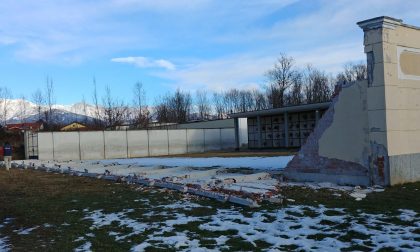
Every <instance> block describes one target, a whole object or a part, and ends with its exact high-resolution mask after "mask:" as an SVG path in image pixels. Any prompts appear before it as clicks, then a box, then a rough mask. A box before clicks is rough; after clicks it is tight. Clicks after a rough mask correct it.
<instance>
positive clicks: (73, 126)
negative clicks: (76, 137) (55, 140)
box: [60, 122, 87, 131]
mask: <svg viewBox="0 0 420 252" xmlns="http://www.w3.org/2000/svg"><path fill="white" fill-rule="evenodd" d="M85 129H87V127H86V126H85V125H83V124H81V123H78V122H73V123H70V124H69V125H66V126H64V127H62V128H61V129H60V131H75V130H85Z"/></svg>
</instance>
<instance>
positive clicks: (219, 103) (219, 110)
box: [212, 92, 226, 119]
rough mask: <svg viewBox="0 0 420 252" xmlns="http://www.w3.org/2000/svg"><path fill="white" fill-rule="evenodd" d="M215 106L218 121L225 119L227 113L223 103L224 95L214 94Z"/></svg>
mask: <svg viewBox="0 0 420 252" xmlns="http://www.w3.org/2000/svg"><path fill="white" fill-rule="evenodd" d="M212 101H213V106H214V111H215V112H216V116H217V119H224V117H225V114H226V111H225V106H224V103H223V93H221V92H214V93H213V100H212Z"/></svg>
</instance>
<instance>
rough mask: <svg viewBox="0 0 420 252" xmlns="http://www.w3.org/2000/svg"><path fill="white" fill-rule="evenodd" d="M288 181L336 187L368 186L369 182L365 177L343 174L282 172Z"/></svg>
mask: <svg viewBox="0 0 420 252" xmlns="http://www.w3.org/2000/svg"><path fill="white" fill-rule="evenodd" d="M283 174H284V175H285V176H286V177H287V178H288V179H291V180H296V181H305V182H325V181H328V182H331V183H335V184H338V185H361V186H369V185H370V181H369V178H368V177H367V176H353V175H343V174H321V173H304V172H284V173H283Z"/></svg>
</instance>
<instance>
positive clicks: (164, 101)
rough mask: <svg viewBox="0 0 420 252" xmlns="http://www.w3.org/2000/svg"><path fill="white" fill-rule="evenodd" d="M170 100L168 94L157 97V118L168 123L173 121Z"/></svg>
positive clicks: (160, 121)
mask: <svg viewBox="0 0 420 252" xmlns="http://www.w3.org/2000/svg"><path fill="white" fill-rule="evenodd" d="M168 100H169V98H168V95H166V96H163V97H162V96H160V97H158V98H156V99H155V114H156V120H157V121H158V122H159V123H167V122H170V121H171V119H170V117H171V116H170V111H169V105H168Z"/></svg>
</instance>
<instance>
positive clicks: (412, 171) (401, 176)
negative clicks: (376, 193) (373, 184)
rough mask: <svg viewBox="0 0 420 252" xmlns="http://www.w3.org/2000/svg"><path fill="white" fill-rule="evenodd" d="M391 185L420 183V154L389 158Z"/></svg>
mask: <svg viewBox="0 0 420 252" xmlns="http://www.w3.org/2000/svg"><path fill="white" fill-rule="evenodd" d="M389 164H390V180H391V185H396V184H403V183H407V182H416V181H420V153H414V154H406V155H397V156H390V157H389Z"/></svg>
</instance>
